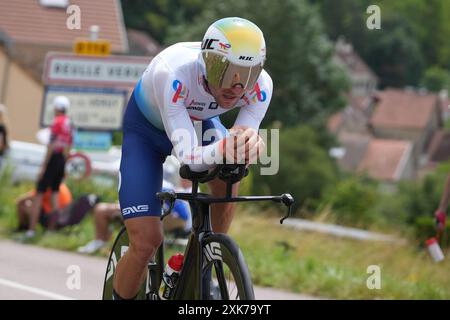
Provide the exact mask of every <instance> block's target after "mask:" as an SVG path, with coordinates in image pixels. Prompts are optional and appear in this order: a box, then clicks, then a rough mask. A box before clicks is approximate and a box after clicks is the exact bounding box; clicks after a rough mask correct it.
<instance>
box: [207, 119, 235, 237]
mask: <svg viewBox="0 0 450 320" xmlns="http://www.w3.org/2000/svg"><path fill="white" fill-rule="evenodd" d="M207 130H208V131H207ZM202 131H203V134H204V137H206V139H204V140H203V141H202V142H203V145H207V144H210V143H213V142H215V141H218V140H220V139H222V138H224V137H226V136H227V135H228V130H227V129H226V128H225V127H224V126H223V124H222V123H221V122H220V119H219V117H215V118H212V119H210V120H206V121H203V122H202ZM205 133H209V134H205ZM202 136H203V135H202ZM210 136H212V137H213V138H212V139H211V140H209V137H210ZM205 140H206V141H205ZM209 188H210V190H211V194H212V195H213V196H215V197H224V196H225V195H226V183H225V182H223V181H222V180H220V179H215V180H213V181H211V182H209ZM238 190H239V183H236V184H234V185H233V188H232V195H233V196H237V194H238ZM211 208H212V209H211V225H212V228H213V231H214V232H216V233H227V232H228V229H229V227H230V225H231V221H232V220H233V217H234V211H235V208H236V205H235V203H214V204H212V206H211Z"/></svg>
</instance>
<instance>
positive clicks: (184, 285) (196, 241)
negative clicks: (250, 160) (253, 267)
mask: <svg viewBox="0 0 450 320" xmlns="http://www.w3.org/2000/svg"><path fill="white" fill-rule="evenodd" d="M182 168H183V167H182ZM188 168H189V167H187V166H184V169H186V170H188V171H189V169H188ZM182 171H183V170H182V169H180V174H181V172H182ZM235 172H236V171H235ZM246 172H247V171H246V169H245V167H244V166H241V167H240V169H239V170H238V171H237V174H233V173H231V171H229V172H226V173H224V172H223V171H220V170H216V171H215V172H213V174H210V175H208V176H207V178H206V179H203V180H201V178H199V177H200V176H197V178H192V179H191V181H192V192H191V193H175V192H172V191H168V192H158V193H157V196H158V197H159V198H160V199H161V201H169V204H170V207H169V209H168V210H167V211H165V212H164V214H163V215H162V216H161V220H162V219H164V217H166V216H167V215H168V214H170V212H171V210H172V208H173V204H174V202H175V200H176V199H179V200H187V201H189V205H190V207H191V213H192V232H191V235H190V236H189V240H188V244H187V246H186V249H185V254H184V263H183V268H182V270H181V272H180V276H179V278H178V281H177V285H176V287H175V291H174V293H173V296H172V299H175V300H187V299H189V300H192V299H201V298H202V297H203V279H202V269H203V266H204V261H203V259H204V256H203V252H202V248H203V241H204V240H205V239H207V237H208V236H209V235H212V234H214V233H213V231H212V227H211V204H212V203H229V202H248V201H274V202H280V203H283V204H284V205H286V206H287V207H288V214H287V215H286V216H285V217H283V218H282V219H281V220H280V223H283V220H284V219H286V218H287V217H289V215H290V208H291V205H292V203H293V202H294V200H293V198H292V196H291V195H289V194H282V195H281V196H241V197H233V196H232V192H231V190H232V185H233V184H234V183H235V182H237V181H239V180H240V179H241V178H242V177H244V176H245V175H246ZM190 174H191V175H192V177H194V176H195V174H193V173H192V172H190ZM216 174H217V175H219V177H221V179H222V180H224V181H225V182H226V184H227V186H226V196H225V197H223V198H214V197H212V196H211V195H209V194H205V193H198V184H199V182H206V181H209V180H207V179H212V178H213V176H214V175H216ZM181 176H182V177H183V175H182V174H181ZM185 178H186V177H185ZM163 247H164V245H163V244H162V245H161V246H160V248H159V249H158V251H157V254H156V259H155V261H153V262H151V263H150V264H149V271H150V272H149V275H150V277H153V278H152V279H149V280H150V285H151V286H152V288H151V290H150V291H151V292H150V294H151V295H158V291H159V286H160V284H161V277H162V274H163V272H164V261H165V260H164V248H163ZM215 265H216V264H215ZM216 266H218V267H219V268H221V265H220V264H219V265H216ZM152 271H154V272H152ZM219 281H220V280H219Z"/></svg>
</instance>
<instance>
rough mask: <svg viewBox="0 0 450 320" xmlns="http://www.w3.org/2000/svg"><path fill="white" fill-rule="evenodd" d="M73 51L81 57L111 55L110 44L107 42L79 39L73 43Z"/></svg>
mask: <svg viewBox="0 0 450 320" xmlns="http://www.w3.org/2000/svg"><path fill="white" fill-rule="evenodd" d="M73 51H74V52H75V53H76V54H81V55H92V56H108V55H110V53H111V43H110V42H109V41H107V40H95V41H92V40H86V39H80V40H77V41H75V43H74V46H73Z"/></svg>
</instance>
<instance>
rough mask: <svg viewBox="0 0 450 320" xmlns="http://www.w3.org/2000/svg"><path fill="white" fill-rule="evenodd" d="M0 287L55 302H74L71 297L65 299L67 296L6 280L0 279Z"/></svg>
mask: <svg viewBox="0 0 450 320" xmlns="http://www.w3.org/2000/svg"><path fill="white" fill-rule="evenodd" d="M0 285H4V286H6V287H10V288H14V289H19V290H23V291H27V292H31V293H34V294H37V295H40V296H43V297H46V298H50V299H55V300H75V299H74V298H71V297H67V296H63V295H60V294H57V293H53V292H50V291H46V290H42V289H39V288H34V287H30V286H27V285H23V284H20V283H17V282H14V281H10V280H6V279H2V278H0Z"/></svg>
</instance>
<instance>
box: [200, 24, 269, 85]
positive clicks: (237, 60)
mask: <svg viewBox="0 0 450 320" xmlns="http://www.w3.org/2000/svg"><path fill="white" fill-rule="evenodd" d="M201 58H202V60H203V63H204V66H205V73H206V74H205V77H206V80H207V81H208V83H210V84H212V85H214V86H216V87H219V88H231V87H233V86H234V85H236V84H240V85H241V86H242V87H243V88H244V89H246V90H247V89H251V88H253V87H254V86H255V84H256V81H257V80H258V77H259V75H260V74H261V71H262V69H263V65H264V62H265V60H266V43H265V40H264V36H263V33H262V31H261V30H260V29H259V28H258V26H257V25H255V24H254V23H253V22H251V21H249V20H246V19H243V18H238V17H231V18H223V19H220V20H218V21H216V22H214V23H213V24H212V25H211V26H210V27H209V28H208V30H207V31H206V33H205V36H204V37H203V41H202V46H201Z"/></svg>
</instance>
